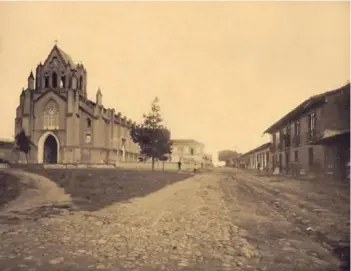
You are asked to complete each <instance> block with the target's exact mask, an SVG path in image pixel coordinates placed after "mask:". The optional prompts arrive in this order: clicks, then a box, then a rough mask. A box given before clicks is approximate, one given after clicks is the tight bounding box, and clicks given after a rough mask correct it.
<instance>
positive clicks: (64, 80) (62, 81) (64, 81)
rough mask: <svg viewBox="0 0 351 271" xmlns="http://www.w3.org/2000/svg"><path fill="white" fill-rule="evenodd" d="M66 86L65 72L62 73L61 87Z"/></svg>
mask: <svg viewBox="0 0 351 271" xmlns="http://www.w3.org/2000/svg"><path fill="white" fill-rule="evenodd" d="M65 87H66V76H65V73H64V72H62V73H61V79H60V88H65Z"/></svg>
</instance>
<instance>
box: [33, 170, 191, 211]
mask: <svg viewBox="0 0 351 271" xmlns="http://www.w3.org/2000/svg"><path fill="white" fill-rule="evenodd" d="M30 171H31V172H34V173H37V174H40V175H43V176H45V177H48V178H49V179H51V180H53V181H55V182H56V183H57V184H58V186H60V187H62V188H64V190H65V192H66V193H68V194H70V195H71V197H72V198H73V201H74V203H75V204H76V205H77V206H78V207H80V209H83V210H98V209H100V208H103V207H105V206H107V205H110V204H113V203H116V202H121V201H127V200H129V199H131V198H134V197H144V196H146V195H148V194H150V193H152V192H155V191H157V190H159V189H162V188H163V187H165V186H167V185H169V184H172V183H175V182H178V181H182V180H185V179H187V178H189V177H190V176H192V175H191V174H185V173H177V172H160V171H155V172H152V171H135V170H125V169H46V170H45V169H31V170H30Z"/></svg>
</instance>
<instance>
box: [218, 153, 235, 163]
mask: <svg viewBox="0 0 351 271" xmlns="http://www.w3.org/2000/svg"><path fill="white" fill-rule="evenodd" d="M239 156H240V153H238V152H236V151H232V150H223V151H219V152H218V161H222V162H226V161H228V160H231V159H235V158H237V157H239Z"/></svg>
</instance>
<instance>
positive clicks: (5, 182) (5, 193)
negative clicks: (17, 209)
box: [0, 172, 21, 210]
mask: <svg viewBox="0 0 351 271" xmlns="http://www.w3.org/2000/svg"><path fill="white" fill-rule="evenodd" d="M20 192H21V184H20V181H19V179H18V178H17V177H15V176H12V175H10V174H7V173H5V172H0V210H1V209H3V208H4V207H5V205H6V204H7V203H8V202H10V201H12V200H14V199H15V198H17V197H18V196H19V195H20Z"/></svg>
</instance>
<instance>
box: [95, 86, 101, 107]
mask: <svg viewBox="0 0 351 271" xmlns="http://www.w3.org/2000/svg"><path fill="white" fill-rule="evenodd" d="M96 105H99V106H101V105H102V93H101V89H100V87H99V88H98V91H97V92H96Z"/></svg>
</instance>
